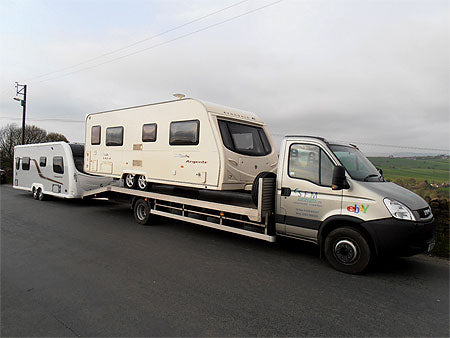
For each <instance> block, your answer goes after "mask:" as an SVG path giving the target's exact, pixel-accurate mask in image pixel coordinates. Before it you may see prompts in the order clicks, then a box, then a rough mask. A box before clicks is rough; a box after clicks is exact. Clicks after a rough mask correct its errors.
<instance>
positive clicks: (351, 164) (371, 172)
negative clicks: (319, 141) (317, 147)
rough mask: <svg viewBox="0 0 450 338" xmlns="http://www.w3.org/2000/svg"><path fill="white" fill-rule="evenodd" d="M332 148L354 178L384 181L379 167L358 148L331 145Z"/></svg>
mask: <svg viewBox="0 0 450 338" xmlns="http://www.w3.org/2000/svg"><path fill="white" fill-rule="evenodd" d="M330 149H331V150H332V151H333V153H334V154H335V155H336V157H337V158H338V159H339V161H340V162H341V163H342V165H343V166H344V167H345V170H347V172H348V173H349V174H350V176H351V177H352V178H353V179H355V180H357V181H366V182H368V181H370V182H380V181H384V180H383V179H382V177H381V175H380V173H379V172H378V170H377V168H375V167H374V165H373V164H372V163H371V162H370V161H369V160H368V159H367V157H365V156H364V155H363V154H362V153H361V152H360V151H359V150H358V149H356V148H353V147H348V146H341V145H330Z"/></svg>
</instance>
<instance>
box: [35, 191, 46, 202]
mask: <svg viewBox="0 0 450 338" xmlns="http://www.w3.org/2000/svg"><path fill="white" fill-rule="evenodd" d="M36 194H37V199H38V200H39V201H43V200H44V199H45V195H44V192H43V191H42V189H41V188H38V189H37V190H36Z"/></svg>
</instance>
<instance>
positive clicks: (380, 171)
mask: <svg viewBox="0 0 450 338" xmlns="http://www.w3.org/2000/svg"><path fill="white" fill-rule="evenodd" d="M377 170H378V172H379V173H380V175H381V177H383V176H384V175H383V169H381V168H377Z"/></svg>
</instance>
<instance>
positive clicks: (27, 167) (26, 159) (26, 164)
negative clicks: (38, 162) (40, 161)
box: [22, 157, 30, 170]
mask: <svg viewBox="0 0 450 338" xmlns="http://www.w3.org/2000/svg"><path fill="white" fill-rule="evenodd" d="M22 170H30V158H29V157H24V158H22Z"/></svg>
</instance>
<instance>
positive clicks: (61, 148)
mask: <svg viewBox="0 0 450 338" xmlns="http://www.w3.org/2000/svg"><path fill="white" fill-rule="evenodd" d="M14 159H15V164H14V178H13V187H14V188H15V189H21V190H26V191H31V192H33V196H34V198H36V199H43V198H44V196H45V195H52V196H56V197H62V198H81V196H82V195H83V193H85V192H86V191H89V190H91V189H96V188H99V187H102V186H106V185H108V184H110V183H111V182H112V179H111V178H108V177H98V176H93V175H88V174H85V173H83V159H84V145H82V144H68V143H66V142H49V143H37V144H27V145H21V146H16V147H14Z"/></svg>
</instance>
